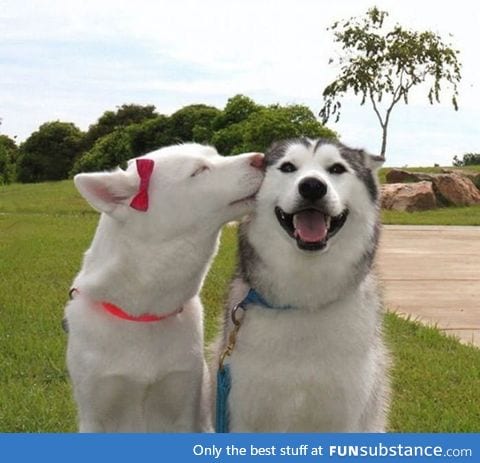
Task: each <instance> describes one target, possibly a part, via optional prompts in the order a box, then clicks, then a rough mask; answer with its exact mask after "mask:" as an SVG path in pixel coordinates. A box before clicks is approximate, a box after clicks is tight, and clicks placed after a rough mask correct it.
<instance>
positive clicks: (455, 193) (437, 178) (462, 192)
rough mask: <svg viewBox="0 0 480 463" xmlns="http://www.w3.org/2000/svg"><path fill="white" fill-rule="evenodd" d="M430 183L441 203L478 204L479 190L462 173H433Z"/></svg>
mask: <svg viewBox="0 0 480 463" xmlns="http://www.w3.org/2000/svg"><path fill="white" fill-rule="evenodd" d="M432 184H433V189H434V191H435V194H436V195H437V199H438V200H439V201H440V202H441V203H444V204H446V205H453V206H471V205H473V204H480V190H478V189H477V187H476V186H475V185H474V183H473V182H472V180H470V179H469V178H468V177H466V176H464V175H459V174H456V173H455V174H438V175H434V176H432Z"/></svg>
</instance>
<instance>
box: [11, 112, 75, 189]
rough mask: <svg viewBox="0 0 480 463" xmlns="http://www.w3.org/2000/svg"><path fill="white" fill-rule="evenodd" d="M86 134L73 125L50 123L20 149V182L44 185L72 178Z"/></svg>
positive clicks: (35, 133) (18, 172) (18, 176)
mask: <svg viewBox="0 0 480 463" xmlns="http://www.w3.org/2000/svg"><path fill="white" fill-rule="evenodd" d="M82 142H83V133H82V132H81V131H80V130H79V129H78V128H77V127H76V126H75V125H74V124H72V123H70V122H60V121H55V122H46V123H45V124H43V125H41V126H40V128H39V129H38V130H37V131H36V132H34V133H33V134H32V135H30V137H29V138H27V140H25V142H24V143H22V145H21V146H20V154H19V157H18V162H17V179H18V181H20V182H25V183H30V182H44V181H49V180H63V179H66V178H68V173H69V172H70V170H71V169H72V166H73V163H74V161H75V159H76V158H77V157H78V156H79V154H80V152H81V149H82Z"/></svg>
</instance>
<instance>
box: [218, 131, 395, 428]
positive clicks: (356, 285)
mask: <svg viewBox="0 0 480 463" xmlns="http://www.w3.org/2000/svg"><path fill="white" fill-rule="evenodd" d="M265 159H266V164H267V169H266V175H265V179H264V182H263V184H262V187H261V188H260V191H259V193H258V195H257V204H256V209H255V211H254V213H253V214H252V215H251V216H249V217H248V218H246V219H245V220H244V222H243V223H242V224H241V226H240V229H239V249H240V262H239V269H238V272H237V276H236V278H235V279H234V281H233V283H232V287H231V292H230V296H229V302H228V307H227V311H226V317H225V332H224V335H223V338H222V339H221V340H220V341H219V343H218V344H219V345H218V349H219V352H218V355H219V356H220V355H221V353H222V352H223V353H224V355H223V358H224V360H223V363H224V364H225V365H228V369H229V377H230V393H229V395H228V400H227V402H226V403H227V407H226V408H227V409H228V410H229V412H228V413H226V415H227V416H229V427H230V431H232V432H381V431H385V427H386V411H387V405H388V391H389V387H388V381H387V377H386V368H387V364H388V357H387V352H386V349H385V347H384V345H383V341H382V333H381V321H382V314H381V304H380V300H379V296H378V292H377V288H376V282H375V277H374V275H373V273H372V261H373V259H374V256H375V251H376V249H377V243H378V237H379V220H378V187H377V182H376V179H375V178H376V174H375V171H376V169H377V168H378V167H380V165H381V164H382V163H383V158H380V157H374V156H371V155H368V154H366V153H365V152H364V151H360V150H354V149H350V148H348V147H346V146H344V145H342V144H341V143H339V142H336V141H330V140H324V139H319V140H310V139H305V138H302V139H294V140H287V141H283V142H279V143H277V144H274V145H273V146H272V147H271V148H270V149H269V151H268V153H267V154H266V158H265ZM247 292H249V293H248V297H247V298H246V299H244V298H245V294H247ZM252 292H253V294H254V297H253V298H252V297H251V294H250V293H252ZM241 301H243V303H241V306H242V307H243V308H244V309H245V310H244V311H243V316H241V315H240V314H241V311H238V310H237V311H236V312H235V313H234V315H233V316H234V318H235V319H236V320H237V323H238V322H239V323H240V328H239V329H238V332H237V333H236V343H235V342H231V340H232V336H231V335H230V337H229V333H231V332H232V326H233V325H232V322H231V321H230V318H231V311H232V310H233V307H234V306H235V305H236V304H238V303H239V302H241ZM234 337H235V336H234ZM227 345H228V346H229V349H231V350H229V351H228V352H225V349H226V347H227ZM220 363H221V364H222V362H220ZM220 371H222V368H221V369H220ZM219 408H220V407H219ZM222 408H223V407H222Z"/></svg>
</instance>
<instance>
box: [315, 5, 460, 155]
mask: <svg viewBox="0 0 480 463" xmlns="http://www.w3.org/2000/svg"><path fill="white" fill-rule="evenodd" d="M387 16H388V13H387V12H385V11H381V10H379V9H378V8H376V7H374V8H371V9H370V10H368V11H367V13H366V15H365V16H364V17H362V18H351V19H349V20H346V21H342V22H335V23H334V24H333V25H332V26H331V28H329V29H330V30H333V31H334V36H335V41H336V42H337V43H338V44H340V45H341V47H342V50H343V54H342V55H340V56H339V58H338V60H333V59H332V60H330V62H335V61H336V62H337V64H338V65H339V66H340V73H339V75H338V76H337V78H336V79H335V80H334V81H333V82H331V83H330V84H329V85H328V86H327V87H326V88H325V89H324V91H323V98H324V106H323V108H322V109H321V111H320V116H321V117H322V119H323V122H324V123H325V122H327V121H328V120H329V118H330V117H331V116H336V120H337V121H338V119H339V117H340V108H341V103H340V101H339V100H340V99H341V98H342V97H343V96H344V94H345V93H347V92H348V91H349V90H353V92H354V94H355V95H360V96H361V98H362V99H361V104H362V105H363V104H364V103H365V102H366V101H367V100H368V101H370V103H371V104H372V107H373V110H374V111H375V114H376V116H377V118H378V121H379V123H380V126H381V128H382V145H381V155H382V156H385V152H386V146H387V130H388V124H389V122H390V115H391V112H392V109H393V108H394V106H395V105H396V104H397V103H398V102H399V101H401V100H403V101H404V102H405V103H406V104H408V94H409V92H410V90H411V89H412V87H414V86H416V85H419V84H422V83H427V84H428V86H429V90H428V94H427V96H428V100H429V101H430V103H431V104H433V103H434V102H439V101H440V92H441V85H442V84H443V83H446V84H447V85H449V86H450V88H451V92H452V104H453V107H454V108H455V110H457V109H458V106H457V95H458V90H457V84H458V83H459V82H460V79H461V75H460V64H459V61H458V53H459V52H458V51H457V50H454V49H453V48H451V45H450V44H445V43H444V42H443V41H442V39H441V37H440V36H439V35H438V34H435V33H433V32H430V31H425V32H416V31H412V30H408V29H405V28H402V27H401V26H400V25H398V24H397V25H395V26H393V28H391V29H386V26H385V19H386V17H387Z"/></svg>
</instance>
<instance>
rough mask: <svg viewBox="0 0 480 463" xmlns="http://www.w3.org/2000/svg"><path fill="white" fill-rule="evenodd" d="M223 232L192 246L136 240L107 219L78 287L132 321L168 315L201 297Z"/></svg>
mask: <svg viewBox="0 0 480 463" xmlns="http://www.w3.org/2000/svg"><path fill="white" fill-rule="evenodd" d="M219 234H220V230H217V231H214V230H210V231H209V232H208V233H204V234H203V235H202V236H198V235H197V236H195V240H193V239H192V238H191V237H190V236H188V235H183V236H178V237H176V238H174V239H169V240H166V241H161V240H159V239H158V238H157V239H155V240H153V242H150V241H149V240H148V239H146V240H139V239H132V238H131V237H129V234H126V233H122V232H121V230H119V225H118V224H117V223H115V221H114V220H113V219H110V218H109V217H108V216H104V215H102V217H101V219H100V223H99V226H98V228H97V231H96V234H95V237H94V239H93V241H92V244H91V247H90V249H89V250H88V251H87V253H86V254H85V258H84V262H83V267H82V270H81V271H80V273H79V274H78V276H77V277H76V279H75V281H74V283H73V285H74V287H75V288H78V289H79V290H80V291H81V293H82V294H85V295H87V296H88V297H89V298H90V299H92V300H95V301H108V302H110V303H113V304H115V305H118V306H119V307H121V308H122V309H123V310H125V311H126V312H128V313H129V314H131V315H140V314H144V313H148V314H152V315H163V314H165V313H169V312H172V311H175V310H176V309H178V308H179V307H182V305H183V304H185V303H186V302H187V301H189V300H190V299H192V298H193V297H195V296H197V295H198V292H199V290H200V287H201V285H202V282H203V279H204V277H205V274H206V272H207V270H208V267H209V265H210V261H211V259H212V258H213V256H214V255H215V251H216V248H217V246H218V237H219Z"/></svg>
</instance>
